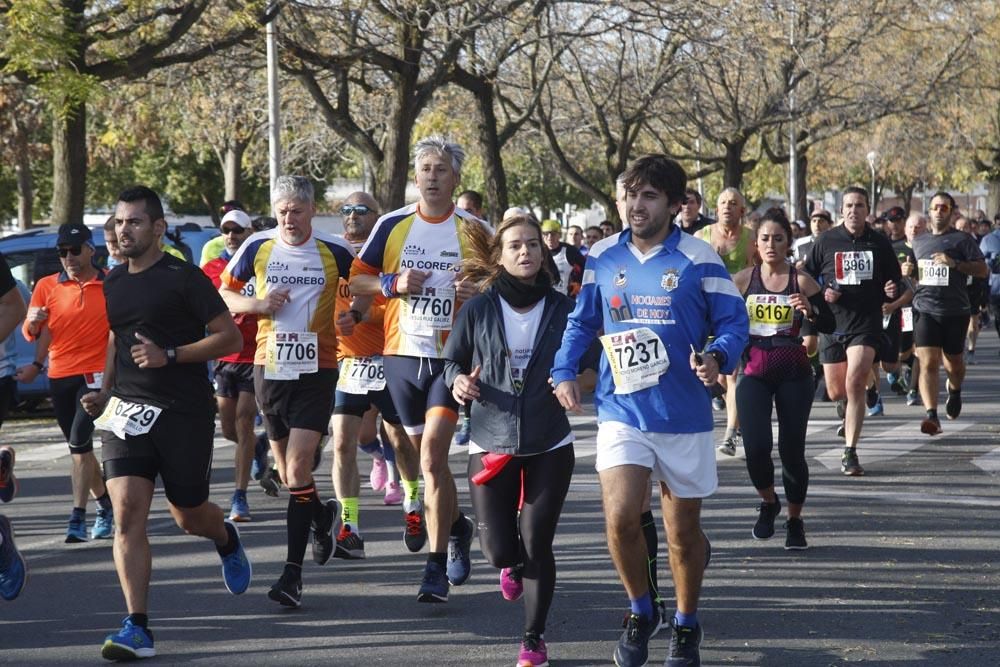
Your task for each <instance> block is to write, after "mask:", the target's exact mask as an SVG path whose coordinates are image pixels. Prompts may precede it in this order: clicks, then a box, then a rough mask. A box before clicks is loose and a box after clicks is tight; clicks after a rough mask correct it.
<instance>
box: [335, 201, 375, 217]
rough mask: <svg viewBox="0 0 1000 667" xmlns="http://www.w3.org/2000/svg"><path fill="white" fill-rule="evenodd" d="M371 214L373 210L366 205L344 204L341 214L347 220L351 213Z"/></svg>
mask: <svg viewBox="0 0 1000 667" xmlns="http://www.w3.org/2000/svg"><path fill="white" fill-rule="evenodd" d="M369 212H371V209H370V208H368V207H367V206H365V205H364V204H344V205H343V206H341V207H340V214H341V215H342V216H344V217H345V218H346V217H347V216H349V215H350V214H351V213H354V214H355V215H368V213H369Z"/></svg>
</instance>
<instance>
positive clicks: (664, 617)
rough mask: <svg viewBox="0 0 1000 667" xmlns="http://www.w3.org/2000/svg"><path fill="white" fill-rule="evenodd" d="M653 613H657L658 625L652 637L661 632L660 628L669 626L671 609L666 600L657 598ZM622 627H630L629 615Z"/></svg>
mask: <svg viewBox="0 0 1000 667" xmlns="http://www.w3.org/2000/svg"><path fill="white" fill-rule="evenodd" d="M653 613H654V614H656V627H655V628H653V634H651V635H650V636H649V638H650V639H652V638H653V637H655V636H656V635H657V634H659V632H660V630H662V629H663V628H665V627H667V624H668V623H670V615H671V613H672V612H671V611H669V610H668V609H667V603H666V602H665V601H664V600H655V601H654V602H653ZM622 627H628V615H627V614H626V616H625V623H623V624H622Z"/></svg>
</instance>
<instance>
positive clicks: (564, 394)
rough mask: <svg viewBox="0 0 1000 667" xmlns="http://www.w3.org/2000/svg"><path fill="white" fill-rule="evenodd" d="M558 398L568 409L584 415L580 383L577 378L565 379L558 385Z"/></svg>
mask: <svg viewBox="0 0 1000 667" xmlns="http://www.w3.org/2000/svg"><path fill="white" fill-rule="evenodd" d="M554 393H555V395H556V400H558V401H559V405H561V406H563V407H564V408H566V410H567V411H569V412H572V413H575V414H578V415H582V414H583V406H582V405H580V384H579V383H578V382H577V381H576V380H564V381H562V382H560V383H559V384H558V385H556V388H555V392H554Z"/></svg>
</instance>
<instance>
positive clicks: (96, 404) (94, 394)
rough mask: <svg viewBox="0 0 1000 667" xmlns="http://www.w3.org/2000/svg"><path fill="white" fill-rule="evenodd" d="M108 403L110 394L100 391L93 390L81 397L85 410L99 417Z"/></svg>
mask: <svg viewBox="0 0 1000 667" xmlns="http://www.w3.org/2000/svg"><path fill="white" fill-rule="evenodd" d="M107 404H108V395H107V394H104V393H102V392H99V391H91V392H88V393H86V394H84V395H83V396H81V397H80V405H82V406H83V411H84V412H86V413H87V414H88V415H90V416H91V417H99V416H100V415H101V413H102V412H104V406H106V405H107Z"/></svg>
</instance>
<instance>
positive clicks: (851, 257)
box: [833, 250, 875, 285]
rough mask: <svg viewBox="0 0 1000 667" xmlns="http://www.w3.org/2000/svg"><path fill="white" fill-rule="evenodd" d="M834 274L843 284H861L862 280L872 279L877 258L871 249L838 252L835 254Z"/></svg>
mask: <svg viewBox="0 0 1000 667" xmlns="http://www.w3.org/2000/svg"><path fill="white" fill-rule="evenodd" d="M833 261H834V274H835V276H836V278H837V282H838V283H839V284H841V285H860V284H861V281H862V280H871V279H872V274H873V271H874V267H875V259H874V257H873V256H872V251H871V250H852V251H849V252H838V253H836V254H834V256H833Z"/></svg>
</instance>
